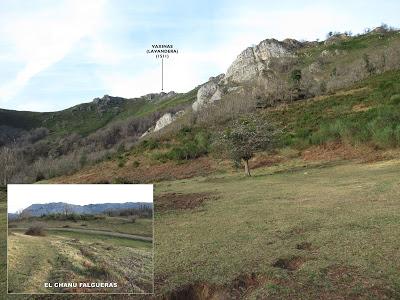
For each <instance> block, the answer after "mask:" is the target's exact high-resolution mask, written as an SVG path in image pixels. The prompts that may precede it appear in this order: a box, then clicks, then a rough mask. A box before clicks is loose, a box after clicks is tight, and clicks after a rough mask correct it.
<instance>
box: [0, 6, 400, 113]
mask: <svg viewBox="0 0 400 300" xmlns="http://www.w3.org/2000/svg"><path fill="white" fill-rule="evenodd" d="M398 11H400V2H399V1H385V2H384V4H383V2H382V1H351V0H348V1H318V3H317V4H315V1H284V0H282V1H254V0H248V1H234V0H230V1H165V0H164V1H161V0H158V1H150V0H147V1H135V0H129V1H128V0H85V1H77V0H72V1H53V0H37V1H22V0H21V1H19V0H0V108H8V109H17V110H33V111H54V110H60V109H64V108H67V107H70V106H73V105H75V104H78V103H82V102H89V101H91V100H92V99H93V98H95V97H98V96H102V95H104V94H110V95H115V96H122V97H137V96H141V95H143V94H146V93H150V92H159V91H160V90H161V82H160V77H161V65H160V61H159V60H156V59H155V58H153V57H151V56H149V55H146V54H145V50H146V49H148V48H149V47H150V46H151V44H153V43H169V44H170V43H172V44H174V46H175V47H176V48H178V49H179V51H180V53H179V54H178V55H176V56H173V57H171V58H170V59H168V60H167V61H165V64H164V71H165V73H164V78H165V80H164V88H165V90H166V91H169V90H175V91H177V92H186V91H188V90H190V89H192V88H193V87H195V86H196V85H199V84H201V83H203V82H205V81H207V80H208V78H209V77H210V76H215V75H218V74H220V73H224V72H226V69H227V68H228V67H229V65H230V63H231V62H232V61H233V60H234V59H235V57H236V56H237V55H238V54H239V53H240V52H241V51H242V50H243V49H244V48H246V47H248V46H251V45H252V44H257V43H259V42H260V41H261V40H263V39H265V38H277V39H284V38H287V37H290V38H296V39H299V40H301V39H305V40H315V39H318V38H319V39H324V38H325V36H326V33H327V32H329V31H349V30H350V31H352V32H353V33H358V32H362V31H363V30H364V29H365V28H366V27H376V26H379V25H380V24H381V23H383V22H384V23H387V24H389V25H391V26H395V27H400V19H399V18H398Z"/></svg>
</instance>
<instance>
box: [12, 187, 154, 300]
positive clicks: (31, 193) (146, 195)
mask: <svg viewBox="0 0 400 300" xmlns="http://www.w3.org/2000/svg"><path fill="white" fill-rule="evenodd" d="M88 194H90V197H89V196H87V195H88ZM35 195H40V197H35ZM153 197H154V186H153V184H8V185H7V294H10V295H12V294H14V295H18V294H20V295H64V294H65V295H71V294H72V295H74V294H76V295H82V294H84V295H92V294H102V295H154V275H155V274H154V202H153ZM57 202H62V203H66V204H71V205H80V206H83V205H88V204H104V203H126V202H147V203H152V220H151V222H152V238H151V240H152V247H151V251H152V255H151V256H152V291H151V292H143V293H141V292H139V293H138V292H132V293H130V292H112V291H110V292H77V293H73V292H59V293H57V292H56V293H55V292H51V293H45V292H37V293H25V292H9V264H8V262H9V259H8V258H9V257H8V255H9V242H8V239H9V214H10V213H11V214H15V213H20V212H21V211H23V210H24V209H25V208H27V207H29V206H30V205H32V204H47V203H57Z"/></svg>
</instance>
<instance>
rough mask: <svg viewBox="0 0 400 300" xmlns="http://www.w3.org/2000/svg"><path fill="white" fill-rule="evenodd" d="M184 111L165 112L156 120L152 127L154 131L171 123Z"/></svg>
mask: <svg viewBox="0 0 400 300" xmlns="http://www.w3.org/2000/svg"><path fill="white" fill-rule="evenodd" d="M183 113H184V111H183V110H180V111H178V112H176V113H166V114H164V115H163V116H162V117H161V118H160V119H158V121H157V122H156V125H155V127H154V132H156V131H159V130H161V129H162V128H164V127H165V126H167V125H169V124H171V123H172V122H173V121H175V120H176V119H177V118H178V117H180V116H181V115H182V114H183Z"/></svg>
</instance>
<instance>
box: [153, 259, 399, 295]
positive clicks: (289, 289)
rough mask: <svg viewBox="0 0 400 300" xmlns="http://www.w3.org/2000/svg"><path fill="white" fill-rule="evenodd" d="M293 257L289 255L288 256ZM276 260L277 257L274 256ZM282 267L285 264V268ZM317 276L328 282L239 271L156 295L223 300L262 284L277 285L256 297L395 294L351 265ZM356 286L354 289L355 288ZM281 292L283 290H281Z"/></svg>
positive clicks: (332, 267) (249, 291) (294, 276)
mask: <svg viewBox="0 0 400 300" xmlns="http://www.w3.org/2000/svg"><path fill="white" fill-rule="evenodd" d="M292 259H293V258H292ZM278 261H279V260H278ZM294 261H297V262H296V263H294V262H292V264H294V267H295V266H297V267H298V265H299V263H300V264H301V263H302V262H303V259H302V258H299V257H297V258H296V259H295V260H294ZM285 269H286V268H285ZM321 276H323V277H325V278H326V279H324V280H327V281H328V282H330V284H329V287H327V286H326V285H323V284H322V285H321V284H319V283H318V282H317V283H315V284H313V283H311V282H310V281H302V280H301V279H300V278H297V277H296V273H295V272H288V274H287V277H285V278H280V279H274V278H270V277H267V276H266V275H261V274H255V273H252V274H242V275H239V276H238V277H236V278H235V279H234V280H232V281H231V282H230V283H227V284H225V285H215V284H208V283H193V284H188V285H185V286H183V287H180V288H177V289H176V290H174V291H172V292H170V293H169V294H165V295H163V296H161V295H158V297H157V298H158V299H164V300H172V299H174V300H181V299H185V300H186V299H193V300H217V299H218V300H219V299H221V300H224V299H247V297H250V298H251V299H252V296H254V294H253V292H255V291H257V290H258V289H260V288H265V286H266V285H267V284H271V285H273V286H277V287H281V288H278V289H277V290H276V292H275V293H273V294H272V295H271V294H269V295H268V296H266V295H264V297H265V298H263V296H262V295H263V294H262V293H261V294H258V297H257V299H343V300H344V299H395V294H394V293H393V291H391V290H390V289H389V288H387V287H386V285H385V283H384V282H382V281H379V280H368V279H366V278H364V277H363V276H362V275H361V273H360V272H359V270H358V269H357V268H355V267H351V266H340V265H332V266H330V267H328V268H326V269H323V270H321ZM357 287H358V292H355V289H356V288H357ZM281 292H283V293H281Z"/></svg>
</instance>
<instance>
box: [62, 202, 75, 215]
mask: <svg viewBox="0 0 400 300" xmlns="http://www.w3.org/2000/svg"><path fill="white" fill-rule="evenodd" d="M63 212H64V215H65V216H68V215H70V214H72V213H73V209H72V206H71V205H69V204H65V205H64V207H63Z"/></svg>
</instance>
